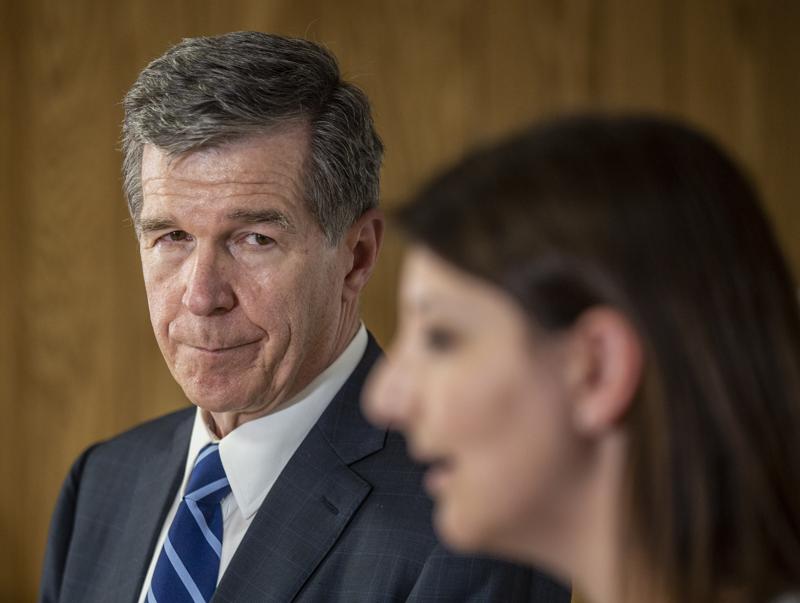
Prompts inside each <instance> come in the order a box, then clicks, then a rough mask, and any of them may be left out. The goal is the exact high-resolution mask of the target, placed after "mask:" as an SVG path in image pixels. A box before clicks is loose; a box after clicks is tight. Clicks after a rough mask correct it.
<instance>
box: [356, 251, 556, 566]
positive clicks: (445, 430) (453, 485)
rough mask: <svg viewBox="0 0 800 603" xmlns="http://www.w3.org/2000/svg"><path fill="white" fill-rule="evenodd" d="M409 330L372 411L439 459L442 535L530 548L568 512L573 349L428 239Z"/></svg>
mask: <svg viewBox="0 0 800 603" xmlns="http://www.w3.org/2000/svg"><path fill="white" fill-rule="evenodd" d="M399 315H400V318H399V328H398V333H397V337H396V339H395V341H394V343H393V345H392V347H391V349H390V350H389V352H388V354H387V359H386V360H384V361H383V363H382V364H381V365H380V366H379V368H378V369H376V371H375V372H374V373H373V375H372V377H371V379H370V383H369V385H368V388H367V391H366V394H365V402H364V407H365V410H366V412H367V414H368V416H369V417H370V418H371V419H372V420H373V421H375V422H377V423H379V424H382V425H389V426H391V427H394V428H397V429H400V430H402V431H403V432H404V433H405V435H406V437H407V439H408V444H409V448H410V451H411V453H412V455H413V456H414V457H415V458H416V459H417V460H418V461H421V462H424V463H430V464H431V468H430V469H429V470H428V472H427V473H426V476H425V485H426V488H427V490H428V491H429V493H430V494H431V496H432V497H433V498H434V500H435V502H436V511H435V522H436V526H437V529H438V531H439V533H440V535H441V536H442V537H443V539H444V540H446V541H447V542H448V543H449V544H450V545H451V546H454V547H456V548H458V549H461V550H466V551H469V550H483V551H494V552H501V553H506V554H509V555H512V556H520V555H523V554H525V553H527V552H529V551H525V550H524V548H525V546H526V543H527V542H529V541H530V538H531V536H533V535H539V536H541V535H542V534H543V531H546V530H547V529H548V527H549V526H550V525H552V523H553V521H554V520H555V519H556V516H557V515H558V514H559V512H560V511H559V505H560V503H559V499H560V498H561V497H562V494H563V492H564V491H565V489H566V488H565V479H566V478H565V475H567V474H569V470H568V469H567V468H566V467H567V463H568V460H569V458H570V452H569V446H570V438H569V437H565V436H566V434H567V432H568V431H569V416H568V411H567V408H566V406H567V405H566V404H564V403H563V402H564V395H565V390H564V388H563V387H562V385H561V383H562V382H563V373H564V370H563V368H562V367H563V363H562V362H561V360H560V359H561V357H562V356H563V353H564V345H562V342H561V341H560V340H559V339H558V338H557V337H555V336H547V335H544V334H542V335H538V334H536V333H535V332H534V331H532V329H531V327H530V323H529V321H528V319H527V317H526V316H525V314H524V313H523V311H522V309H521V308H520V307H519V305H518V304H517V303H516V302H515V301H514V300H513V299H512V298H511V297H510V296H509V295H507V294H505V293H504V292H503V291H502V290H501V289H500V288H498V287H495V286H493V285H491V284H489V283H487V282H485V281H483V280H479V279H477V278H475V277H472V276H470V275H469V274H467V273H466V272H463V271H461V270H460V269H458V268H456V267H454V266H452V265H450V264H448V263H447V262H445V261H444V260H442V259H440V258H439V257H438V256H436V255H434V254H433V253H431V252H429V251H427V250H426V249H424V248H421V247H415V248H412V249H411V251H410V252H409V253H408V255H407V256H406V262H405V267H404V273H403V276H402V280H401V285H400V300H399Z"/></svg>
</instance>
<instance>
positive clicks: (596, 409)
mask: <svg viewBox="0 0 800 603" xmlns="http://www.w3.org/2000/svg"><path fill="white" fill-rule="evenodd" d="M570 331H571V333H570V339H571V341H570V353H569V355H568V359H567V366H566V369H567V379H568V382H569V389H570V394H571V395H570V400H571V404H572V409H571V412H572V419H573V425H574V426H575V429H576V430H577V431H578V432H579V433H583V434H584V435H597V434H599V433H602V432H604V431H606V430H608V429H611V428H613V427H614V426H615V425H616V424H618V423H619V422H620V421H621V420H622V418H623V417H624V416H625V414H626V413H627V412H628V410H629V408H630V406H631V403H632V402H633V398H634V396H635V395H636V391H637V390H638V388H639V384H640V382H641V377H642V370H643V363H644V357H643V350H642V344H641V339H640V338H639V335H638V333H637V332H636V329H634V327H633V325H632V324H631V322H630V321H629V320H628V319H627V318H626V317H625V316H624V315H623V314H622V313H621V312H619V311H617V310H614V309H613V308H608V307H598V308H593V309H591V310H588V311H586V312H585V313H584V314H583V315H582V316H581V317H580V318H579V319H578V321H577V323H576V324H575V325H574V326H573V327H571V329H570Z"/></svg>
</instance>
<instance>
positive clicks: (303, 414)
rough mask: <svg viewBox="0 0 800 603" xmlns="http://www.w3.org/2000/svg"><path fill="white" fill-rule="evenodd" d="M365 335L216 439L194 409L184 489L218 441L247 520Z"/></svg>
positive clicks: (356, 358) (347, 370) (353, 363)
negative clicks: (275, 405)
mask: <svg viewBox="0 0 800 603" xmlns="http://www.w3.org/2000/svg"><path fill="white" fill-rule="evenodd" d="M367 339H368V338H367V330H366V328H365V327H364V325H363V324H362V325H361V327H360V328H359V330H358V333H356V335H355V337H353V340H352V341H351V342H350V344H349V345H348V346H347V348H345V350H344V351H343V352H342V353H341V355H340V356H339V357H338V358H337V359H336V360H335V361H334V362H333V363H332V364H331V365H330V366H328V368H326V369H325V370H324V371H323V372H322V373H320V374H319V375H318V376H317V377H316V378H315V379H314V380H313V381H312V382H311V383H310V384H309V385H308V386H307V387H305V389H303V391H301V392H300V393H298V394H297V395H296V396H294V397H293V398H292V399H291V400H290V401H289V403H287V405H286V406H285V407H284V408H283V409H281V410H279V411H278V412H275V413H272V414H269V415H266V416H264V417H260V418H258V419H254V420H252V421H248V422H247V423H244V424H243V425H240V426H239V427H237V428H236V429H234V430H233V431H232V432H230V433H229V434H228V435H227V436H225V437H224V438H222V439H221V440H220V439H218V438H217V437H216V436H215V435H214V434H213V432H211V430H209V428H208V426H207V425H206V422H205V417H204V414H205V412H204V411H203V410H202V409H200V408H198V409H197V413H196V414H195V418H194V426H193V427H192V436H191V440H190V442H189V454H188V457H187V463H186V471H185V474H184V481H183V486H182V488H181V491H183V488H184V487H185V486H186V483H187V481H188V479H189V474H190V473H191V468H192V466H193V465H194V459H195V458H196V457H197V454H198V453H199V452H200V450H202V448H203V447H204V446H205V445H206V444H208V443H209V442H219V453H220V457H221V459H222V466H223V467H224V468H225V474H226V475H227V477H228V481H229V482H230V485H231V492H232V493H233V497H234V498H235V499H236V504H237V505H238V507H239V509H240V511H241V512H242V515H243V516H244V517H245V518H248V519H249V518H250V517H252V516H253V515H254V514H255V512H256V511H257V510H258V508H259V507H260V506H261V503H262V502H264V499H265V498H266V496H267V494H268V493H269V491H270V489H271V488H272V486H273V484H274V483H275V481H276V480H277V479H278V476H279V475H280V474H281V471H283V468H284V467H285V466H286V464H287V463H288V462H289V459H290V458H291V457H292V455H293V454H294V452H295V450H297V448H298V447H299V446H300V444H301V443H302V441H303V440H304V439H305V437H306V435H308V432H309V431H311V428H312V427H313V426H314V424H315V423H316V422H317V420H318V419H319V418H320V416H321V415H322V413H323V412H324V411H325V409H326V408H327V407H328V404H330V402H331V400H333V398H334V396H335V395H336V393H337V392H338V391H339V390H340V389H341V387H342V386H343V385H344V383H345V381H347V379H348V378H349V377H350V375H351V374H352V373H353V371H354V370H355V369H356V367H357V366H358V363H359V362H360V361H361V358H362V357H363V356H364V352H365V351H366V349H367Z"/></svg>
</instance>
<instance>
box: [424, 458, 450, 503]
mask: <svg viewBox="0 0 800 603" xmlns="http://www.w3.org/2000/svg"><path fill="white" fill-rule="evenodd" d="M453 471H454V465H453V463H452V462H451V461H450V460H448V459H438V460H435V461H432V462H431V463H430V465H429V467H428V469H427V471H425V490H427V491H428V494H430V495H431V496H433V497H436V496H440V495H441V494H442V493H443V492H444V490H445V489H446V488H447V484H448V483H449V482H450V481H451V480H452V479H453Z"/></svg>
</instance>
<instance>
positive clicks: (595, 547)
mask: <svg viewBox="0 0 800 603" xmlns="http://www.w3.org/2000/svg"><path fill="white" fill-rule="evenodd" d="M399 222H400V224H401V226H402V227H403V228H404V230H405V231H406V232H407V233H408V234H409V235H410V238H411V240H412V245H411V248H410V251H409V253H408V255H407V258H406V263H405V268H404V273H403V277H402V282H401V292H400V302H399V307H400V325H399V331H398V335H397V339H396V341H395V343H394V344H393V347H392V349H391V351H390V353H389V355H388V360H387V361H385V362H384V364H383V365H382V366H381V368H380V369H379V370H378V371H377V372H376V374H375V375H374V376H373V379H372V383H371V389H370V391H369V392H368V394H367V396H366V399H365V409H366V411H367V413H368V415H369V416H370V417H371V418H372V419H373V420H374V421H376V422H379V423H384V424H392V425H394V426H396V427H398V428H400V429H402V430H403V431H404V432H405V433H406V435H407V436H408V441H409V446H410V448H411V450H412V452H413V454H414V455H415V456H416V457H417V458H418V459H419V460H421V461H424V462H427V463H430V466H431V468H430V470H429V472H428V473H427V475H426V486H427V488H428V490H429V492H430V493H431V494H432V496H433V497H434V499H435V501H436V511H435V522H436V525H437V529H438V530H439V533H440V534H441V536H442V537H443V538H444V539H445V541H446V542H448V543H449V544H450V545H451V546H453V547H455V548H457V549H460V550H462V551H486V552H490V553H494V554H498V555H501V556H505V557H510V558H514V559H517V560H526V561H529V562H530V563H536V564H537V565H544V566H546V567H549V568H550V569H551V570H553V571H555V572H556V573H560V574H561V575H562V576H565V577H568V578H570V579H572V580H573V583H574V585H575V587H576V589H577V590H579V591H581V592H584V593H585V594H586V595H587V596H588V597H589V599H590V601H592V602H593V603H618V602H634V601H635V602H648V603H659V602H670V603H672V602H675V603H677V602H681V603H684V602H685V603H708V602H726V603H727V602H731V603H765V602H768V601H778V600H781V601H783V600H787V601H788V600H795V599H794V598H793V597H795V596H796V594H794V595H793V594H792V593H796V591H798V590H800V454H799V453H798V446H797V443H798V440H799V439H800V315H799V314H798V303H797V299H796V296H795V290H794V286H793V284H792V279H791V276H790V273H789V270H788V268H787V266H786V262H785V260H784V259H783V257H782V255H781V252H780V250H779V248H778V244H777V243H776V240H775V237H774V235H773V233H772V231H771V229H770V226H769V224H768V222H767V220H766V218H765V216H764V214H763V212H762V210H761V209H760V207H759V203H758V200H757V198H756V195H755V193H754V192H753V189H752V188H751V186H750V185H749V183H748V182H747V181H746V179H745V177H744V176H743V175H742V173H741V172H740V171H739V169H737V167H736V166H735V165H734V164H733V163H732V161H731V160H730V159H728V158H727V157H726V156H725V155H724V154H723V153H722V152H721V151H720V149H719V148H717V146H716V145H715V144H713V143H712V142H710V141H709V140H708V139H706V138H705V137H704V136H702V135H700V134H698V133H697V132H695V131H693V130H691V129H689V128H687V127H685V126H682V125H679V124H676V123H671V122H667V121H664V120H659V119H655V118H649V117H643V116H619V117H603V116H583V117H573V118H569V119H562V120H559V121H555V122H551V123H548V124H545V125H541V126H539V127H536V128H534V129H532V130H529V131H527V132H525V133H523V134H521V135H517V136H516V137H514V138H511V139H509V140H507V141H505V142H503V143H502V144H500V145H499V146H494V147H491V148H486V149H483V150H479V151H477V152H476V153H474V154H472V155H471V156H469V157H468V158H467V159H465V160H464V161H462V162H461V163H460V164H458V165H457V166H455V167H454V168H452V169H450V170H449V171H447V172H446V173H444V174H443V175H441V176H439V177H438V178H437V179H436V180H434V181H433V182H432V183H431V184H430V185H429V186H428V187H427V188H426V189H425V190H424V191H423V192H422V193H421V195H420V196H419V197H418V198H417V199H416V200H415V201H414V202H413V203H412V204H411V205H409V206H407V207H406V208H404V209H403V210H402V212H401V214H400V216H399ZM798 600H800V599H798Z"/></svg>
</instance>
